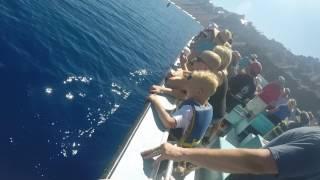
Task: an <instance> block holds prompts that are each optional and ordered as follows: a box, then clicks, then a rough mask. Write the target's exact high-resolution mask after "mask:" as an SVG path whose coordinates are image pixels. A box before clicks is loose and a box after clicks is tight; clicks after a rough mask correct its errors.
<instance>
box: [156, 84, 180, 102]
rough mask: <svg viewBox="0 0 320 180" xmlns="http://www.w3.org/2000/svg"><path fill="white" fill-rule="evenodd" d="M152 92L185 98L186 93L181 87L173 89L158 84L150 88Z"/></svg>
mask: <svg viewBox="0 0 320 180" xmlns="http://www.w3.org/2000/svg"><path fill="white" fill-rule="evenodd" d="M150 93H153V94H168V95H170V96H173V97H175V98H177V99H185V97H186V94H185V93H184V91H183V90H180V89H172V88H167V87H162V86H158V85H153V86H152V87H151V89H150Z"/></svg>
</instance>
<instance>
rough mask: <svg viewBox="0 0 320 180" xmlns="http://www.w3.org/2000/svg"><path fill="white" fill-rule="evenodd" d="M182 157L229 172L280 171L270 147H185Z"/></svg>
mask: <svg viewBox="0 0 320 180" xmlns="http://www.w3.org/2000/svg"><path fill="white" fill-rule="evenodd" d="M181 159H185V160H186V161H190V162H192V163H194V164H197V165H198V166H202V167H206V168H209V169H214V170H217V171H223V172H229V173H249V174H277V173H278V171H277V167H276V163H275V161H274V159H273V157H272V155H271V152H270V151H269V150H268V149H229V150H221V149H183V150H182V156H181Z"/></svg>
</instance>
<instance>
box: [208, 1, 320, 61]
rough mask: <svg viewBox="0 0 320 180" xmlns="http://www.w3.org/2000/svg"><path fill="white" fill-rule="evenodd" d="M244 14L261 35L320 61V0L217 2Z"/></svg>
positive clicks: (295, 52)
mask: <svg viewBox="0 0 320 180" xmlns="http://www.w3.org/2000/svg"><path fill="white" fill-rule="evenodd" d="M213 3H214V5H215V6H221V7H223V8H225V9H227V10H228V11H231V12H236V13H238V14H244V15H245V16H246V19H247V20H249V21H251V22H253V25H254V26H255V27H256V28H257V30H258V31H260V32H262V33H263V34H264V35H266V36H267V37H268V38H270V39H275V40H276V41H278V42H281V43H282V44H283V45H284V46H285V47H286V48H288V49H289V50H290V51H291V52H293V53H294V54H296V55H305V56H313V57H317V58H318V59H320V46H319V43H320V0H267V1H263V0H213Z"/></svg>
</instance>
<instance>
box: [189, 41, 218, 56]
mask: <svg viewBox="0 0 320 180" xmlns="http://www.w3.org/2000/svg"><path fill="white" fill-rule="evenodd" d="M215 46H216V44H215V42H213V40H211V39H200V40H199V41H198V42H196V44H195V47H194V49H195V50H196V51H197V52H198V53H201V52H202V51H205V50H213V48H214V47H215Z"/></svg>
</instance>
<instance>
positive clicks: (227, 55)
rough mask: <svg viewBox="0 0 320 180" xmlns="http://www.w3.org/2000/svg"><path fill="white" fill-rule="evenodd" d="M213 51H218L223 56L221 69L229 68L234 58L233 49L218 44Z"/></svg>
mask: <svg viewBox="0 0 320 180" xmlns="http://www.w3.org/2000/svg"><path fill="white" fill-rule="evenodd" d="M213 52H215V53H217V54H218V55H219V56H220V58H221V65H220V68H219V70H224V69H226V68H228V66H229V64H230V63H231V58H232V51H231V49H230V48H228V47H226V46H222V45H218V46H216V47H215V48H214V49H213Z"/></svg>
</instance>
